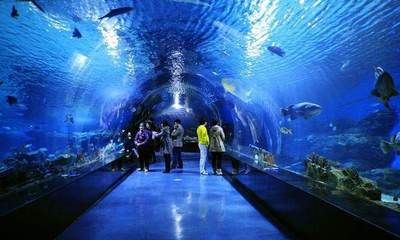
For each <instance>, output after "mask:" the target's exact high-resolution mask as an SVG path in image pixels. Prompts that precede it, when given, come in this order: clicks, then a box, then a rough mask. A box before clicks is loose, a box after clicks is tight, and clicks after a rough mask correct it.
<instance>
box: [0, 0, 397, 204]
mask: <svg viewBox="0 0 400 240" xmlns="http://www.w3.org/2000/svg"><path fill="white" fill-rule="evenodd" d="M122 7H125V8H122ZM127 7H128V8H127ZM112 9H117V10H114V11H111V10H112ZM103 16H104V18H102V17H103ZM100 18H101V19H100ZM0 20H1V21H0V25H1V28H2V34H1V36H0V63H1V68H0V99H2V102H0V158H1V166H0V169H1V173H0V177H1V178H2V181H1V186H0V187H1V188H0V198H2V199H4V198H7V196H11V195H10V194H15V193H16V192H21V191H23V190H22V189H26V188H28V189H33V188H36V190H32V191H30V192H31V194H30V195H29V194H28V195H26V198H24V199H25V200H29V199H32V198H34V197H35V196H38V195H40V194H42V193H43V192H46V191H47V190H46V189H49V188H51V187H49V186H48V185H46V184H43V183H44V182H45V183H52V184H51V186H53V185H54V186H57V185H58V184H61V183H60V182H64V181H58V180H57V179H70V178H74V177H76V176H78V175H81V174H83V173H85V172H87V171H90V170H91V169H95V168H96V167H98V166H102V165H104V164H106V163H107V162H109V161H111V160H112V159H114V158H116V157H117V156H119V154H120V153H121V152H123V142H124V141H125V135H124V133H126V131H125V130H129V131H135V129H136V127H137V123H138V122H139V121H142V120H144V119H147V118H154V119H155V120H156V121H159V120H161V119H170V120H172V119H175V118H177V117H179V118H182V119H183V120H184V124H185V125H186V127H187V130H188V131H187V136H186V137H187V138H186V139H187V140H188V142H190V141H192V140H193V137H195V135H194V128H195V126H196V122H197V120H198V119H200V118H206V119H209V120H211V119H213V118H219V119H221V120H222V121H223V124H224V127H225V129H226V132H227V135H228V136H229V138H228V141H229V145H230V149H231V150H232V151H237V152H241V153H243V154H246V155H248V156H249V157H251V158H254V161H255V163H257V164H259V163H260V164H261V166H260V168H266V167H269V166H268V165H272V166H273V165H274V164H276V165H277V166H279V167H281V168H285V169H287V170H289V171H293V172H295V173H298V174H302V175H304V176H307V177H312V178H315V179H316V180H319V181H323V182H327V183H328V184H333V185H334V186H337V187H338V188H341V189H343V190H349V189H351V186H353V185H351V184H350V187H349V186H347V187H343V184H342V185H341V184H338V183H337V182H338V181H342V180H343V179H344V181H350V182H354V181H355V182H357V181H363V182H364V183H366V182H368V183H370V184H367V185H368V186H367V187H370V188H371V189H372V190H371V189H369V190H371V191H372V192H373V193H375V195H374V194H372V195H368V194H367V195H365V194H360V196H361V197H365V198H367V199H370V200H374V201H376V202H378V203H380V204H384V205H385V206H388V207H391V208H393V209H396V208H397V209H398V206H399V202H398V200H397V196H398V195H399V192H400V184H399V182H400V170H399V168H400V158H399V157H398V155H397V153H398V151H399V146H398V145H399V142H398V141H399V139H398V138H399V137H397V132H398V131H399V130H400V125H399V119H398V108H399V104H398V103H399V97H398V96H397V95H398V93H397V90H398V88H397V87H398V86H397V85H398V79H399V78H400V62H399V57H400V41H399V40H400V35H399V31H400V25H399V22H400V5H399V4H398V3H397V1H394V0H393V1H383V0H382V1H380V0H376V1H367V0H365V1H362V0H361V1H344V0H343V1H341V0H340V1H318V0H297V1H295V0H293V1H288V0H240V1H239V0H238V1H210V0H148V1H134V2H132V1H116V0H115V1H105V0H104V1H96V2H94V1H89V0H81V1H78V0H73V1H66V0H60V1H44V0H43V1H17V2H15V1H1V2H0ZM261 153H262V154H261ZM263 154H264V155H265V156H267V157H266V158H265V159H270V160H271V158H273V161H271V162H267V163H268V164H266V165H265V164H264V162H263V161H264V155H263ZM256 155H257V156H256ZM316 169H318V170H316ZM334 173H340V174H339V175H340V176H337V175H335V174H334ZM346 179H347V180H346ZM348 179H350V180H348ZM56 180H57V181H56ZM353 188H354V186H353ZM375 190H376V191H375ZM374 191H375V192H374ZM28 192H29V191H28ZM380 192H381V193H382V194H378V195H379V197H377V194H376V193H380ZM25 200H22V202H23V201H25ZM4 208H5V209H8V208H9V207H8V206H6V207H4Z"/></svg>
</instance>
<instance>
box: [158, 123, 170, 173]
mask: <svg viewBox="0 0 400 240" xmlns="http://www.w3.org/2000/svg"><path fill="white" fill-rule="evenodd" d="M154 136H155V137H156V138H160V140H161V149H160V151H161V153H162V154H163V156H164V161H165V170H164V173H169V172H170V170H171V154H172V139H171V136H170V128H169V124H168V122H167V121H163V122H162V123H161V131H160V132H158V133H155V134H154Z"/></svg>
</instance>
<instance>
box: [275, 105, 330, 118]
mask: <svg viewBox="0 0 400 240" xmlns="http://www.w3.org/2000/svg"><path fill="white" fill-rule="evenodd" d="M321 111H322V107H321V106H320V105H318V104H315V103H309V102H301V103H297V104H293V105H290V106H289V107H287V108H281V112H282V115H283V116H284V117H289V118H290V120H294V119H296V118H298V117H303V118H304V119H308V118H310V117H313V116H316V115H318V114H320V113H321Z"/></svg>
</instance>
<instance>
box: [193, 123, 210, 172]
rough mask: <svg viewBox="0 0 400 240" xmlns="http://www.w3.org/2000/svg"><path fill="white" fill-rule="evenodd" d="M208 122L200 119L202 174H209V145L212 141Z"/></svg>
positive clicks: (198, 130) (199, 140) (199, 135)
mask: <svg viewBox="0 0 400 240" xmlns="http://www.w3.org/2000/svg"><path fill="white" fill-rule="evenodd" d="M206 126H207V122H206V121H205V120H200V122H199V126H198V127H197V131H196V132H197V140H198V142H199V149H200V174H201V175H208V172H207V170H206V168H205V167H206V160H207V147H208V144H209V142H210V140H209V138H208V133H207V128H206Z"/></svg>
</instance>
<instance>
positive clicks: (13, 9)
mask: <svg viewBox="0 0 400 240" xmlns="http://www.w3.org/2000/svg"><path fill="white" fill-rule="evenodd" d="M11 17H13V18H17V17H19V13H18V10H17V9H16V8H15V5H13V7H12V10H11Z"/></svg>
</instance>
